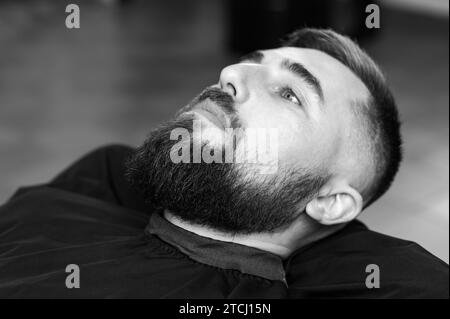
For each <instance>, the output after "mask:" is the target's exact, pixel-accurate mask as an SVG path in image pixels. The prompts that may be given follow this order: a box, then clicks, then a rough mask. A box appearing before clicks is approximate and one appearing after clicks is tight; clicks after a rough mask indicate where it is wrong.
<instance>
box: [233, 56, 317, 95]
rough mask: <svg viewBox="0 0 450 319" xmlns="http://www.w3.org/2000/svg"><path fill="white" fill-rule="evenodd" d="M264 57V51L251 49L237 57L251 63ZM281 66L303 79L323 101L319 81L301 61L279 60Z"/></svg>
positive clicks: (260, 60)
mask: <svg viewBox="0 0 450 319" xmlns="http://www.w3.org/2000/svg"><path fill="white" fill-rule="evenodd" d="M263 59H264V53H263V52H262V51H253V52H251V53H249V54H246V55H244V56H243V57H241V58H240V59H239V62H245V61H249V62H253V63H261V62H262V60H263ZM281 67H282V68H283V69H286V70H288V71H290V72H292V73H293V74H295V75H296V76H298V77H300V78H301V79H302V80H303V81H305V82H306V83H307V84H308V85H309V86H310V87H311V88H312V89H313V90H314V91H315V93H316V94H317V95H318V96H319V98H320V100H321V102H323V99H324V98H323V90H322V86H321V85H320V81H319V80H318V79H317V78H316V77H315V76H314V75H313V74H312V73H311V72H309V70H308V69H307V68H306V67H305V66H304V65H303V64H301V63H298V62H293V61H291V60H289V59H284V60H283V61H282V62H281Z"/></svg>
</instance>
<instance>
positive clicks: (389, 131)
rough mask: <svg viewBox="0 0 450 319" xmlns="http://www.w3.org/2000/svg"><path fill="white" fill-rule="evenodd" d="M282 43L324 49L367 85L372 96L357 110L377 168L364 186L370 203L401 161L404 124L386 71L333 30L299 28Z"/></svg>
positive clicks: (383, 191) (389, 179)
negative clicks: (373, 176) (384, 73)
mask: <svg viewBox="0 0 450 319" xmlns="http://www.w3.org/2000/svg"><path fill="white" fill-rule="evenodd" d="M282 45H283V46H290V47H299V48H309V49H316V50H319V51H322V52H324V53H326V54H328V55H330V56H332V57H333V58H335V59H337V60H338V61H340V62H341V63H342V64H344V65H345V66H347V67H348V68H349V69H350V70H351V71H352V72H353V73H354V74H355V75H356V76H357V77H359V79H361V81H362V82H363V83H364V84H365V85H366V87H367V88H368V90H369V92H370V97H369V99H368V100H367V101H363V103H362V104H363V105H360V106H362V107H358V108H357V112H358V115H359V118H361V119H362V120H363V123H362V125H363V127H364V129H365V130H366V136H368V137H369V143H370V146H371V147H370V149H371V153H372V154H369V155H370V156H371V157H372V160H373V163H374V169H375V178H374V179H373V180H372V183H371V185H370V186H369V187H368V189H366V190H364V193H365V194H366V197H367V198H365V199H364V200H365V204H364V206H365V207H367V206H369V205H370V204H371V203H373V202H374V201H376V200H377V199H378V198H379V197H381V196H382V195H383V194H384V193H385V192H386V191H387V190H388V189H389V187H390V186H391V184H392V182H393V180H394V178H395V175H396V174H397V172H398V169H399V167H400V163H401V161H402V138H401V133H400V126H401V124H400V121H399V116H398V111H397V106H396V104H395V100H394V97H393V95H392V93H391V91H390V89H389V87H388V85H387V84H386V79H385V77H384V75H383V73H382V72H381V71H380V68H379V67H378V66H377V65H376V63H375V62H374V61H373V60H372V59H371V58H370V57H369V56H368V55H367V54H366V53H365V52H364V51H363V50H362V49H361V48H360V47H359V46H358V45H357V44H356V43H355V42H354V41H352V40H351V39H350V38H348V37H346V36H343V35H340V34H338V33H336V32H334V31H332V30H323V29H310V28H305V29H300V30H297V31H295V32H293V33H291V34H290V35H288V36H287V37H286V38H285V39H284V40H282Z"/></svg>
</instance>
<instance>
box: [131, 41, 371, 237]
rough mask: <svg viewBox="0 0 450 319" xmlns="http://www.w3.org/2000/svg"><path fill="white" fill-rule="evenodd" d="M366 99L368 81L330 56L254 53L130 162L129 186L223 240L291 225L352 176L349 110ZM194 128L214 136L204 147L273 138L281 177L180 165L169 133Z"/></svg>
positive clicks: (241, 168)
mask: <svg viewBox="0 0 450 319" xmlns="http://www.w3.org/2000/svg"><path fill="white" fill-rule="evenodd" d="M367 96H368V93H367V90H366V88H365V86H364V85H363V84H362V82H361V81H360V80H359V79H358V78H357V77H356V76H355V75H354V74H353V73H352V72H351V71H350V70H349V69H348V68H347V67H345V66H344V65H342V64H341V63H340V62H339V61H337V60H335V59H334V58H332V57H331V56H329V55H327V54H325V53H322V52H320V51H317V50H311V49H300V48H290V47H285V48H279V49H274V50H267V51H258V52H256V53H253V54H250V55H248V56H246V57H244V58H243V60H242V61H241V62H240V63H237V64H234V65H230V66H228V67H226V68H224V69H223V70H222V72H221V74H220V81H219V83H218V84H216V85H213V86H211V87H209V88H207V89H206V90H205V91H204V92H203V93H202V94H200V95H199V96H198V97H197V98H196V99H194V100H193V101H192V102H191V103H190V104H189V105H188V106H186V107H184V108H183V109H181V111H180V112H179V113H178V114H177V116H176V118H175V119H174V120H172V121H171V122H169V123H166V124H165V125H164V126H162V127H161V128H159V129H157V130H155V131H154V132H153V133H152V134H151V135H150V138H149V139H148V140H147V141H146V143H145V144H144V145H143V146H142V147H141V148H139V149H138V151H137V152H136V154H135V156H134V157H133V158H132V159H131V160H130V162H129V163H128V166H129V177H130V180H131V182H132V183H133V184H135V185H136V187H137V188H139V189H140V190H141V191H143V193H144V196H146V198H147V199H148V200H149V201H150V202H152V203H153V204H156V205H158V206H161V207H163V208H166V209H170V210H171V211H172V213H174V214H178V216H179V217H181V218H182V219H185V220H187V221H191V222H195V223H198V224H202V225H206V226H209V227H212V228H215V229H218V230H222V231H225V232H234V233H253V232H270V231H274V230H276V229H278V228H280V227H283V226H287V225H288V224H289V223H290V222H292V220H293V219H294V218H295V217H296V216H298V214H299V213H301V212H302V211H303V210H304V208H305V204H306V202H307V200H308V199H311V196H314V195H315V194H316V193H317V191H318V190H319V189H320V188H321V187H323V185H324V184H325V183H326V181H327V180H328V179H329V178H331V177H332V176H334V175H339V174H341V175H342V174H344V175H345V174H352V173H354V171H355V165H357V162H358V161H357V160H356V159H355V156H354V154H353V153H354V152H352V144H353V143H352V140H353V135H354V134H353V133H352V132H354V124H353V112H352V110H351V105H352V102H353V101H356V100H358V99H361V100H362V99H365V98H367ZM194 120H196V121H198V123H199V125H200V128H201V129H202V132H205V131H208V129H211V130H210V131H211V132H208V133H205V134H204V135H205V137H206V140H205V139H202V140H201V148H205V147H208V146H210V145H211V144H217V143H218V144H219V145H221V144H222V143H223V140H220V139H217V138H215V136H216V134H217V132H219V133H220V132H223V131H224V130H226V128H227V127H232V128H235V129H236V128H242V129H252V128H254V129H260V128H263V129H275V130H276V132H277V137H278V139H277V141H278V143H277V145H278V147H277V161H278V166H279V167H280V169H278V171H277V172H275V173H274V174H272V175H270V176H263V177H261V176H257V174H255V171H254V170H252V166H251V165H237V164H236V163H210V164H207V163H203V162H202V163H198V164H193V163H174V162H173V160H171V159H170V156H169V154H170V152H171V149H173V146H174V143H175V142H177V141H173V140H170V138H169V135H170V132H173V130H174V129H175V128H182V129H185V130H186V131H188V132H192V130H193V124H192V123H193V121H194ZM193 143H195V136H194V139H192V140H190V141H189V144H190V146H193V145H192V144H193ZM239 145H241V142H240V141H238V142H237V145H235V146H234V148H235V149H237V150H239ZM222 146H223V145H222ZM191 149H192V148H191ZM190 158H191V159H192V154H191V156H190Z"/></svg>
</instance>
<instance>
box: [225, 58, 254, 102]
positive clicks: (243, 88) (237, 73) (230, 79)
mask: <svg viewBox="0 0 450 319" xmlns="http://www.w3.org/2000/svg"><path fill="white" fill-rule="evenodd" d="M220 87H221V89H222V90H223V91H224V92H226V93H228V94H230V95H231V96H232V97H233V99H234V101H235V102H236V103H243V102H245V101H246V100H247V99H248V97H249V90H248V83H247V74H246V71H245V68H243V67H242V66H241V65H239V64H234V65H230V66H227V67H226V68H224V69H223V70H222V72H221V73H220Z"/></svg>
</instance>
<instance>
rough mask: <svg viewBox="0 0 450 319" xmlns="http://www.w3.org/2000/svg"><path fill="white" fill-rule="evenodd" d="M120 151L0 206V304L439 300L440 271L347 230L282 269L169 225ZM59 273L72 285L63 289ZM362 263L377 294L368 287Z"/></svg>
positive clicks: (398, 245) (392, 241) (443, 287)
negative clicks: (126, 171) (131, 180)
mask: <svg viewBox="0 0 450 319" xmlns="http://www.w3.org/2000/svg"><path fill="white" fill-rule="evenodd" d="M130 152H131V149H130V148H128V147H124V146H108V147H103V148H101V149H99V150H97V151H94V152H92V153H90V154H88V155H87V156H85V157H84V158H82V159H81V160H79V161H78V162H76V163H75V164H74V165H72V166H71V167H69V168H68V169H66V170H65V171H64V172H63V173H61V174H60V175H59V176H57V177H56V178H55V179H54V180H53V181H51V182H50V183H48V184H46V185H42V186H34V187H28V188H22V189H19V191H17V192H16V194H15V195H14V196H13V197H12V198H11V199H10V200H9V201H8V202H6V203H5V204H4V205H3V206H1V207H0V297H1V298H6V297H7V298H434V297H437V298H448V296H449V290H448V266H447V264H445V263H444V262H442V261H441V260H439V259H438V258H436V257H434V256H433V255H431V254H430V253H428V252H427V251H425V250H424V249H423V248H422V247H420V246H419V245H417V244H415V243H413V242H410V241H404V240H400V239H396V238H393V237H389V236H385V235H382V234H379V233H376V232H373V231H370V230H368V229H367V227H365V226H364V225H363V224H362V223H360V222H357V221H355V222H352V223H350V224H349V225H348V226H346V227H345V228H344V229H343V230H342V231H340V232H338V233H336V234H334V235H332V236H330V237H328V238H325V239H323V240H321V241H319V242H316V243H314V244H311V245H309V246H307V247H304V248H302V249H301V250H299V251H297V252H295V253H294V254H293V255H291V257H290V258H288V259H287V260H284V261H283V260H281V259H280V258H278V257H277V256H275V255H272V254H270V253H267V252H264V251H261V250H258V249H254V248H250V247H246V246H243V245H238V244H232V243H224V242H220V241H216V240H212V239H208V238H204V237H201V236H198V235H195V234H193V233H190V232H188V231H185V230H183V229H181V228H178V227H176V226H174V225H173V224H171V223H169V222H167V221H166V220H165V219H164V218H163V217H161V215H160V211H159V210H157V209H153V208H152V207H149V206H148V205H146V204H144V203H143V201H142V200H140V199H139V198H138V196H137V195H136V194H134V193H133V192H132V191H131V189H130V188H129V187H128V185H127V183H126V182H125V179H124V177H123V162H124V159H125V158H126V157H127V156H128V155H129V154H130ZM68 265H76V266H77V267H78V270H79V272H78V275H79V276H78V278H79V285H80V286H79V288H72V289H69V288H67V285H66V284H67V283H66V279H68V276H69V275H71V274H74V273H73V272H72V270H71V268H68V269H66V267H67V266H68ZM368 265H376V266H377V267H378V268H379V277H378V278H379V288H376V287H375V288H368V287H367V285H366V279H367V277H368V276H369V275H371V274H372V273H371V271H370V269H371V268H370V267H369V272H366V270H367V267H368ZM66 271H67V272H66ZM72 279H73V278H72ZM369 281H370V280H369ZM69 282H71V281H70V280H69Z"/></svg>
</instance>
